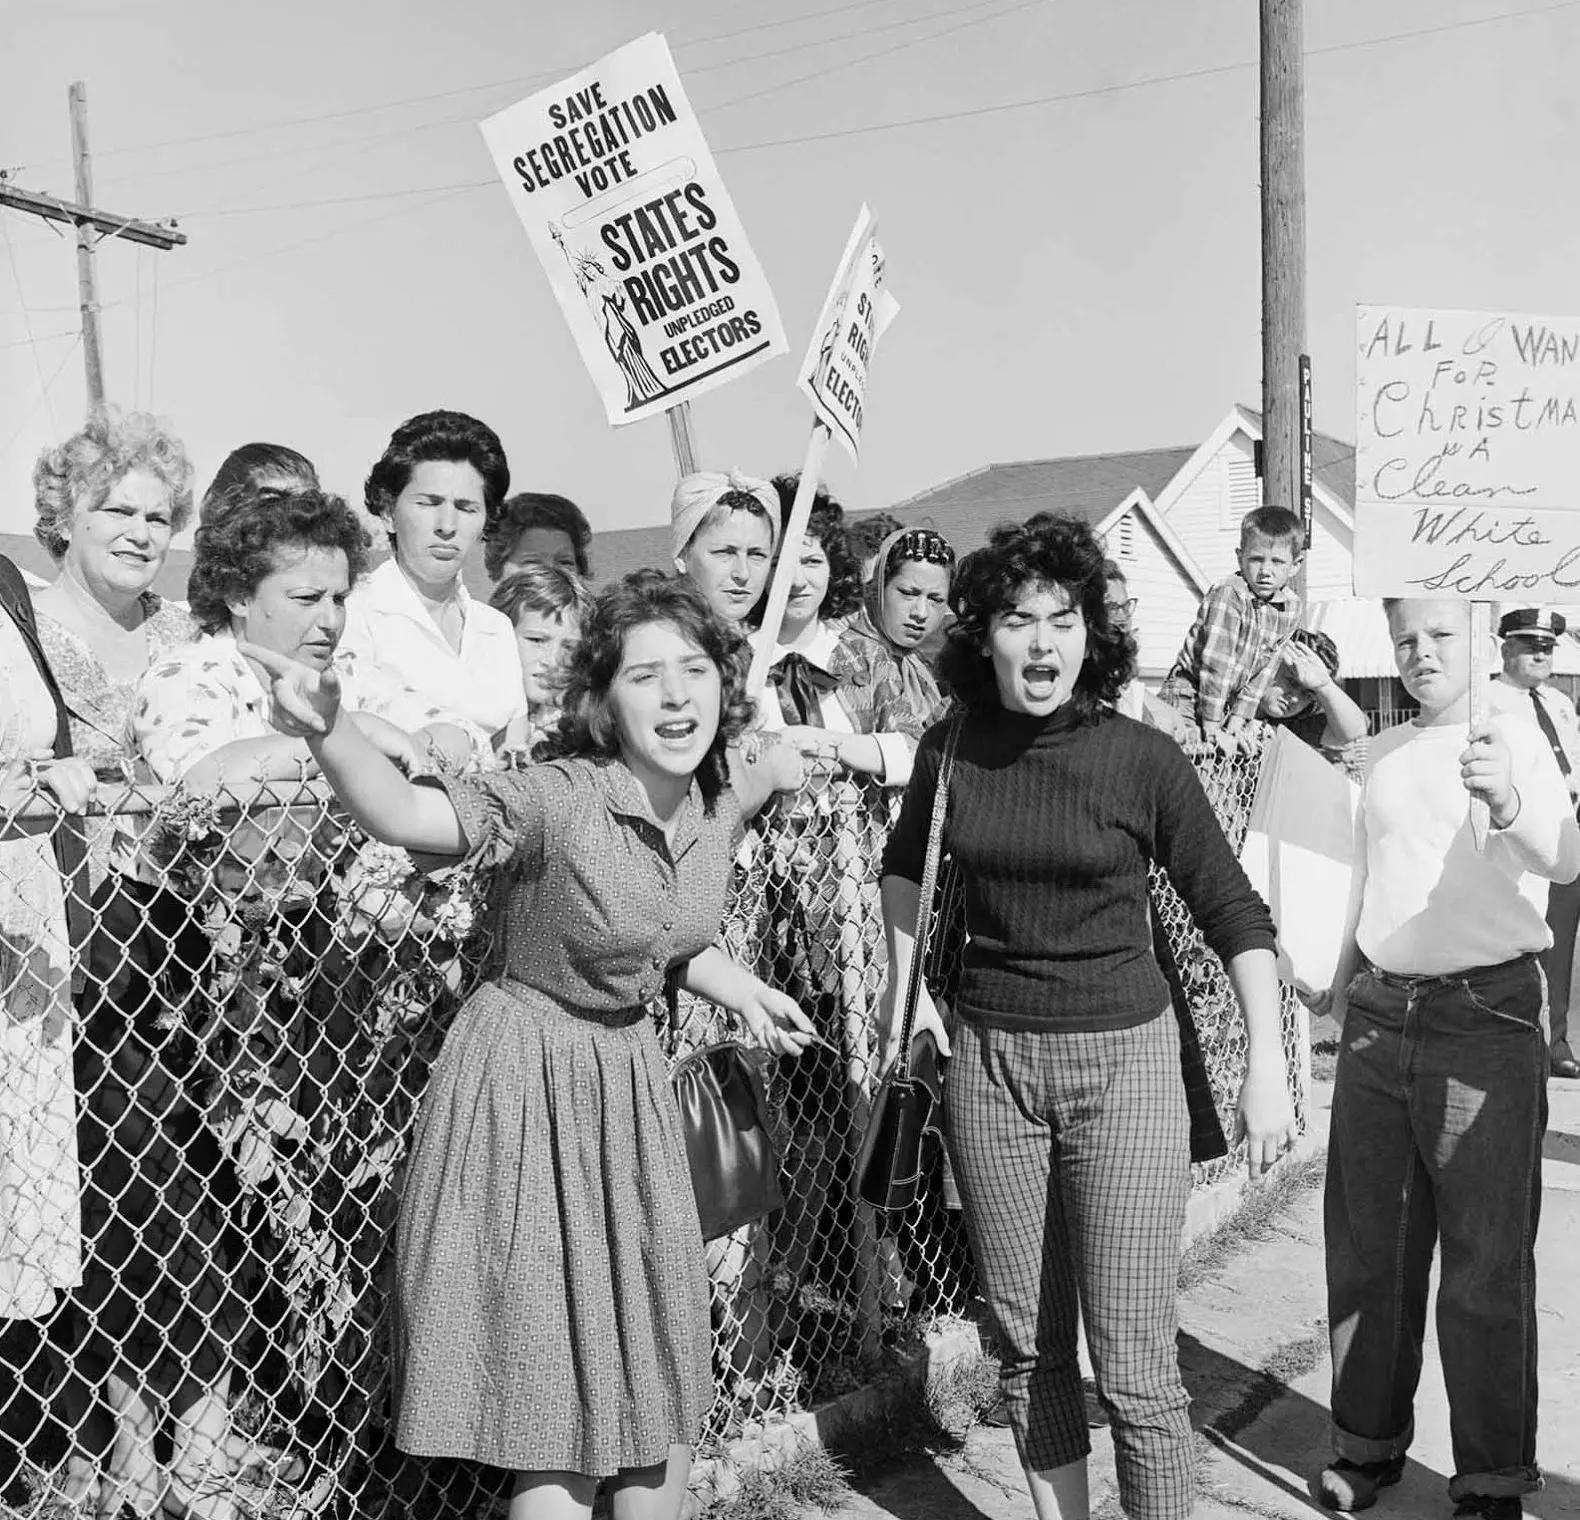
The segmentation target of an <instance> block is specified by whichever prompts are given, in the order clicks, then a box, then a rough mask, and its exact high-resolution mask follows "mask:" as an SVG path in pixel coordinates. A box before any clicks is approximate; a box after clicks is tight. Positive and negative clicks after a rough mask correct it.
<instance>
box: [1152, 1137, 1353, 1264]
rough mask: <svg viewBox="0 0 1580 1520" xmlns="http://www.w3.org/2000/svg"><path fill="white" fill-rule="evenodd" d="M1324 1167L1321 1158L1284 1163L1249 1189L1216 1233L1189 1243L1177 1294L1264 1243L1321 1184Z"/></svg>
mask: <svg viewBox="0 0 1580 1520" xmlns="http://www.w3.org/2000/svg"><path fill="white" fill-rule="evenodd" d="M1327 1164H1328V1163H1327V1157H1326V1156H1322V1155H1317V1156H1306V1157H1303V1158H1301V1159H1300V1160H1297V1161H1286V1162H1284V1164H1283V1165H1282V1166H1280V1167H1279V1168H1278V1169H1277V1170H1276V1171H1274V1172H1273V1173H1271V1175H1269V1176H1268V1177H1267V1178H1266V1179H1265V1180H1264V1181H1263V1182H1260V1183H1258V1184H1257V1185H1256V1186H1255V1187H1248V1188H1247V1189H1246V1190H1245V1192H1244V1193H1243V1194H1242V1196H1241V1200H1240V1206H1239V1207H1238V1208H1237V1209H1236V1210H1235V1211H1234V1212H1233V1213H1232V1214H1230V1215H1229V1217H1228V1218H1227V1219H1225V1220H1224V1221H1223V1223H1222V1224H1220V1225H1219V1226H1218V1227H1217V1229H1215V1230H1212V1231H1210V1232H1209V1233H1208V1234H1206V1235H1203V1236H1202V1237H1201V1238H1200V1239H1198V1240H1195V1241H1192V1243H1191V1246H1190V1249H1189V1250H1187V1251H1186V1252H1185V1254H1184V1256H1183V1257H1181V1258H1180V1272H1179V1290H1180V1292H1181V1293H1189V1292H1190V1291H1191V1289H1193V1288H1197V1287H1200V1286H1201V1284H1202V1283H1204V1282H1206V1281H1207V1280H1208V1279H1209V1278H1210V1277H1213V1276H1214V1275H1215V1274H1216V1273H1218V1272H1220V1271H1222V1270H1223V1267H1224V1264H1225V1263H1226V1262H1228V1261H1229V1260H1230V1258H1231V1257H1234V1256H1236V1255H1238V1254H1239V1252H1241V1251H1242V1250H1244V1249H1245V1247H1246V1246H1248V1245H1249V1244H1251V1243H1252V1242H1253V1241H1257V1240H1265V1239H1266V1238H1267V1236H1268V1234H1269V1233H1270V1232H1271V1230H1272V1227H1273V1225H1274V1223H1275V1222H1276V1221H1277V1219H1278V1216H1279V1215H1280V1214H1282V1213H1283V1212H1284V1211H1285V1210H1286V1209H1287V1208H1288V1207H1289V1206H1290V1205H1291V1204H1292V1203H1293V1202H1294V1201H1295V1200H1296V1199H1297V1198H1298V1197H1300V1195H1301V1194H1302V1193H1306V1192H1309V1191H1310V1190H1311V1189H1312V1188H1314V1187H1317V1186H1319V1185H1320V1184H1321V1182H1322V1178H1323V1176H1324V1174H1325V1173H1326V1171H1327Z"/></svg>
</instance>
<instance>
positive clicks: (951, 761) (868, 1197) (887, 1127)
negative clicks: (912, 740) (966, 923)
mask: <svg viewBox="0 0 1580 1520" xmlns="http://www.w3.org/2000/svg"><path fill="white" fill-rule="evenodd" d="M960 726H961V720H960V718H958V717H957V718H956V719H955V721H954V722H953V723H952V724H951V725H950V728H949V733H948V736H947V737H946V738H945V740H944V752H943V757H942V759H941V760H940V761H939V765H938V784H937V786H936V787H935V788H934V791H933V811H932V817H931V820H930V822H929V826H928V831H927V858H926V861H925V863H924V864H923V866H922V889H921V898H920V902H919V906H918V908H917V912H916V936H915V939H914V941H913V943H912V946H911V965H910V971H909V973H908V975H907V976H906V979H905V1000H904V1003H903V1004H902V1006H901V1013H900V1053H899V1056H898V1057H897V1058H896V1060H895V1063H894V1065H893V1067H891V1068H890V1070H889V1072H888V1074H887V1075H886V1076H885V1077H884V1079H883V1081H882V1082H881V1083H879V1085H878V1091H877V1093H876V1094H875V1095H874V1097H873V1100H872V1117H871V1118H870V1119H869V1120H868V1123H867V1134H866V1137H865V1139H864V1140H863V1141H862V1146H861V1154H860V1155H859V1156H858V1157H857V1160H856V1196H857V1197H858V1198H859V1199H860V1200H861V1201H862V1202H863V1203H868V1204H871V1205H872V1207H873V1208H875V1209H885V1210H904V1209H908V1208H910V1207H911V1205H912V1204H914V1203H915V1202H916V1200H917V1198H918V1196H919V1195H920V1193H921V1190H922V1179H923V1178H924V1177H925V1176H926V1173H927V1166H928V1161H929V1155H928V1146H929V1140H930V1139H931V1142H932V1143H935V1144H936V1143H937V1141H938V1140H939V1138H940V1135H939V1130H938V1114H939V1110H940V1107H941V1106H942V1102H943V1084H942V1080H941V1078H940V1074H939V1070H938V1047H937V1046H936V1045H935V1044H934V1043H933V1041H932V1040H925V1041H922V1040H918V1041H917V1045H918V1047H919V1048H918V1049H917V1050H915V1051H913V1050H912V1049H911V1036H912V1034H913V1032H914V1030H915V1026H916V1003H917V999H918V997H919V996H920V994H921V988H922V967H923V964H924V963H925V962H926V960H927V945H928V941H929V940H930V939H931V937H932V928H933V897H934V895H935V893H936V891H937V888H938V865H939V860H940V858H941V857H942V855H943V844H944V819H945V816H946V814H947V813H948V811H949V783H950V780H951V778H952V777H953V774H954V768H955V748H956V746H957V745H958V744H959V742H960Z"/></svg>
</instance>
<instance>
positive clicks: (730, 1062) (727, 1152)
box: [669, 1040, 785, 1240]
mask: <svg viewBox="0 0 1580 1520" xmlns="http://www.w3.org/2000/svg"><path fill="white" fill-rule="evenodd" d="M770 1059H772V1058H771V1057H770V1056H769V1055H768V1054H767V1053H766V1052H765V1051H754V1050H748V1049H747V1048H746V1046H744V1045H742V1044H741V1043H740V1041H739V1040H722V1041H720V1042H719V1043H718V1044H717V1045H709V1046H706V1047H705V1048H704V1049H702V1050H698V1051H693V1052H692V1054H690V1055H689V1056H685V1057H683V1058H682V1059H681V1060H680V1061H677V1062H676V1063H675V1069H674V1071H673V1072H671V1073H670V1079H669V1080H670V1085H671V1087H672V1088H673V1089H674V1093H675V1101H676V1103H677V1104H679V1106H680V1127H681V1132H682V1134H684V1136H685V1139H686V1160H687V1162H688V1163H689V1165H690V1167H691V1186H692V1190H693V1191H694V1192H695V1193H696V1195H697V1214H698V1216H699V1217H700V1218H701V1220H702V1238H703V1239H704V1240H717V1239H718V1238H719V1236H721V1235H728V1234H730V1233H731V1232H732V1231H734V1230H738V1229H739V1228H740V1227H741V1226H742V1225H743V1224H749V1223H750V1222H751V1221H752V1220H754V1219H761V1218H762V1217H763V1216H764V1215H765V1214H771V1213H773V1211H774V1210H775V1209H778V1208H783V1207H784V1201H785V1200H784V1193H783V1191H782V1190H781V1188H780V1185H779V1158H778V1156H777V1155H775V1154H774V1145H773V1141H772V1139H771V1138H770V1137H769V1134H768V1125H767V1122H766V1119H765V1115H766V1113H767V1101H766V1098H765V1096H764V1092H763V1076H762V1068H763V1065H764V1064H766V1062H768V1061H769V1060H770Z"/></svg>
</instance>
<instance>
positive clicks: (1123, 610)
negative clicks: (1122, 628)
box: [1103, 596, 1137, 617]
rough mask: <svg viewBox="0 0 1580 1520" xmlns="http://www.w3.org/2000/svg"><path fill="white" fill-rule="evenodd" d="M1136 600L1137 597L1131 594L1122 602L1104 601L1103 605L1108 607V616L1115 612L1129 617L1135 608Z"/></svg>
mask: <svg viewBox="0 0 1580 1520" xmlns="http://www.w3.org/2000/svg"><path fill="white" fill-rule="evenodd" d="M1136 601H1137V599H1136V598H1135V597H1133V596H1132V597H1129V598H1127V599H1126V600H1125V601H1122V602H1104V603H1103V605H1104V606H1105V607H1106V608H1107V609H1108V613H1109V616H1110V617H1112V616H1114V615H1116V614H1117V615H1119V616H1122V617H1129V616H1130V615H1131V614H1132V613H1133V612H1134V611H1135V610H1136Z"/></svg>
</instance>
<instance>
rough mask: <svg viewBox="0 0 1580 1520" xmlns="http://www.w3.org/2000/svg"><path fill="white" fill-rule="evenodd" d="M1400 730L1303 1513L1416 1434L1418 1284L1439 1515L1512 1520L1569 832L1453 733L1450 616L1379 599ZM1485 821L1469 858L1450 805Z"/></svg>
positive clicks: (1364, 896) (1571, 826) (1340, 1133)
mask: <svg viewBox="0 0 1580 1520" xmlns="http://www.w3.org/2000/svg"><path fill="white" fill-rule="evenodd" d="M1383 605H1384V607H1385V608H1386V609H1387V614H1388V627H1389V632H1390V634H1391V635H1392V638H1393V646H1394V658H1395V662H1396V664H1397V666H1398V669H1399V675H1400V677H1401V679H1402V680H1403V681H1404V684H1405V688H1406V689H1407V690H1408V691H1409V693H1410V695H1411V696H1412V697H1414V698H1415V700H1416V701H1417V702H1418V703H1420V707H1421V711H1420V714H1419V716H1418V717H1417V718H1416V719H1415V721H1414V722H1413V723H1409V724H1402V725H1400V726H1399V727H1397V728H1393V729H1389V730H1387V731H1386V732H1384V733H1383V734H1381V735H1379V736H1378V738H1376V739H1375V740H1374V741H1373V742H1372V747H1371V754H1370V757H1369V763H1368V767H1367V774H1366V782H1365V787H1364V790H1363V792H1362V796H1361V806H1360V815H1359V821H1358V825H1357V827H1358V831H1359V838H1358V841H1357V850H1356V862H1357V863H1356V868H1355V887H1354V892H1353V894H1352V902H1351V924H1352V926H1353V935H1352V937H1351V938H1350V941H1349V944H1348V946H1347V948H1346V950H1345V952H1344V954H1343V955H1341V957H1340V961H1339V966H1338V970H1337V973H1336V975H1335V979H1334V997H1333V1010H1332V1012H1333V1017H1334V1018H1335V1019H1336V1020H1338V1021H1340V1023H1341V1024H1342V1026H1343V1027H1342V1035H1341V1038H1340V1047H1339V1058H1338V1068H1337V1072H1336V1074H1335V1078H1334V1094H1333V1120H1332V1131H1331V1135H1330V1139H1329V1146H1328V1175H1327V1192H1326V1198H1325V1204H1324V1214H1325V1233H1326V1239H1327V1277H1328V1323H1329V1326H1330V1331H1329V1333H1330V1335H1331V1338H1332V1350H1333V1401H1332V1410H1333V1447H1334V1453H1335V1460H1334V1461H1333V1462H1332V1463H1331V1464H1330V1465H1329V1466H1328V1467H1327V1468H1326V1469H1324V1471H1323V1472H1322V1474H1321V1476H1320V1477H1319V1479H1318V1491H1319V1495H1320V1497H1321V1499H1322V1502H1323V1503H1325V1504H1327V1505H1329V1506H1330V1507H1332V1508H1334V1509H1338V1510H1358V1509H1365V1508H1367V1507H1368V1506H1369V1505H1371V1504H1372V1503H1373V1502H1374V1501H1375V1500H1376V1498H1377V1492H1378V1490H1379V1489H1381V1488H1384V1487H1387V1486H1388V1485H1390V1484H1393V1483H1397V1482H1398V1481H1399V1478H1400V1476H1401V1474H1402V1472H1403V1470H1404V1462H1405V1453H1406V1451H1407V1450H1408V1449H1409V1446H1410V1443H1411V1440H1412V1437H1413V1435H1414V1412H1413V1406H1414V1398H1415V1390H1416V1385H1417V1383H1418V1381H1419V1379H1420V1374H1421V1361H1422V1353H1421V1347H1422V1337H1423V1334H1424V1331H1425V1326H1426V1311H1427V1287H1428V1280H1429V1277H1430V1273H1431V1266H1432V1251H1433V1246H1434V1243H1435V1244H1437V1245H1438V1246H1439V1247H1440V1249H1441V1255H1442V1264H1441V1273H1442V1276H1441V1283H1440V1286H1439V1290H1438V1305H1437V1315H1438V1332H1439V1333H1438V1343H1439V1351H1440V1353H1441V1356H1442V1361H1443V1377H1444V1382H1445V1384H1446V1386H1447V1391H1448V1402H1449V1410H1450V1421H1451V1427H1452V1439H1453V1452H1454V1469H1455V1471H1454V1477H1453V1479H1452V1481H1451V1482H1450V1484H1449V1492H1450V1494H1451V1495H1452V1496H1453V1498H1454V1499H1455V1500H1456V1501H1457V1503H1458V1509H1457V1510H1456V1511H1455V1513H1456V1514H1457V1515H1461V1516H1470V1515H1478V1516H1484V1517H1486V1520H1518V1517H1519V1515H1520V1512H1521V1505H1520V1499H1519V1496H1520V1495H1521V1494H1525V1493H1530V1492H1533V1491H1534V1490H1535V1489H1537V1488H1539V1487H1540V1486H1541V1477H1540V1473H1539V1472H1538V1470H1537V1467H1536V1301H1535V1276H1536V1259H1535V1243H1536V1225H1537V1217H1538V1214H1539V1211H1540V1203H1541V1152H1542V1132H1543V1131H1544V1129H1545V1128H1546V1124H1547V1095H1546V1078H1547V1047H1546V1040H1545V1036H1544V1034H1543V1028H1542V1023H1543V1020H1542V1014H1543V1009H1544V1006H1545V1001H1546V993H1545V986H1544V983H1543V980H1542V974H1541V967H1540V958H1541V955H1542V952H1543V951H1544V950H1545V949H1546V948H1547V946H1548V945H1549V944H1550V943H1551V936H1550V934H1549V931H1548V928H1547V923H1546V919H1545V916H1544V909H1545V904H1546V895H1547V885H1546V884H1547V882H1549V881H1570V880H1572V879H1573V878H1574V876H1575V874H1576V872H1577V870H1580V826H1577V824H1576V821H1575V814H1574V809H1573V807H1572V805H1571V804H1570V801H1569V797H1568V793H1567V790H1566V789H1565V787H1564V785H1563V782H1562V781H1561V779H1560V777H1559V774H1558V770H1557V767H1555V766H1554V765H1553V763H1552V759H1551V757H1550V756H1549V755H1548V754H1546V753H1545V751H1544V747H1543V744H1542V740H1541V736H1540V734H1539V733H1538V732H1537V730H1536V728H1535V726H1534V725H1533V724H1528V723H1517V722H1508V723H1507V724H1504V723H1502V722H1499V721H1498V720H1493V721H1491V722H1484V723H1477V724H1475V725H1474V726H1472V727H1471V728H1470V732H1469V739H1468V742H1467V739H1466V725H1467V723H1468V722H1469V719H1470V706H1471V697H1470V686H1471V642H1472V641H1471V617H1470V606H1469V604H1468V603H1465V602H1461V601H1439V600H1427V601H1419V600H1387V601H1385V602H1384V604H1383ZM1467 793H1468V794H1469V798H1471V799H1480V800H1481V801H1482V802H1484V803H1485V804H1486V807H1487V809H1488V812H1489V813H1490V816H1491V829H1490V832H1489V834H1488V837H1487V839H1486V845H1485V848H1484V849H1478V848H1477V845H1476V842H1475V839H1474V837H1473V831H1472V827H1471V822H1470V817H1469V810H1468V808H1467V800H1468V799H1467Z"/></svg>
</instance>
